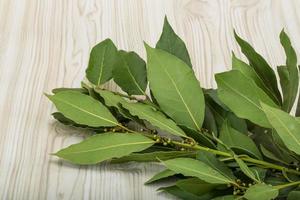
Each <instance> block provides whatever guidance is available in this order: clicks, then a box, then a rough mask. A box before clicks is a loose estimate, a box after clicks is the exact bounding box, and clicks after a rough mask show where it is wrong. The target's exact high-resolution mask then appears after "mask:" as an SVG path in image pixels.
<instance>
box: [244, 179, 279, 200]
mask: <svg viewBox="0 0 300 200" xmlns="http://www.w3.org/2000/svg"><path fill="white" fill-rule="evenodd" d="M278 194H279V192H278V190H277V189H276V188H274V187H272V186H271V185H266V184H264V183H259V184H256V185H253V186H251V187H250V188H249V189H248V190H247V191H246V193H245V195H244V197H245V198H246V199H248V200H258V199H259V200H271V199H275V198H276V197H277V196H278Z"/></svg>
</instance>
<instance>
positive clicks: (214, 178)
mask: <svg viewBox="0 0 300 200" xmlns="http://www.w3.org/2000/svg"><path fill="white" fill-rule="evenodd" d="M163 163H164V164H165V166H166V167H167V168H168V169H170V170H172V171H174V172H176V173H180V174H183V175H184V176H193V177H197V178H199V179H201V180H203V181H206V182H208V183H215V184H227V183H232V181H231V180H229V179H228V178H227V177H225V176H223V175H222V174H220V173H219V172H218V171H216V170H214V169H213V168H211V167H210V166H209V165H207V164H205V163H204V162H201V161H199V160H195V159H191V158H175V159H172V160H167V161H163Z"/></svg>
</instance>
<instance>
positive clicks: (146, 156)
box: [111, 150, 196, 163]
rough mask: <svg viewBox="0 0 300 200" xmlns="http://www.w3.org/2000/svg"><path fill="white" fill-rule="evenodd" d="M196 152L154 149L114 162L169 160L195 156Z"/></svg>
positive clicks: (114, 161)
mask: <svg viewBox="0 0 300 200" xmlns="http://www.w3.org/2000/svg"><path fill="white" fill-rule="evenodd" d="M195 156H196V153H195V152H193V151H174V150H172V151H154V152H140V153H132V154H130V155H128V156H124V157H122V158H118V159H113V160H112V161H111V162H112V163H124V162H130V161H135V162H155V161H158V160H169V159H172V158H180V157H188V158H195Z"/></svg>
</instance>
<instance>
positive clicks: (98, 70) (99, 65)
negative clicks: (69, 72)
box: [86, 39, 118, 85]
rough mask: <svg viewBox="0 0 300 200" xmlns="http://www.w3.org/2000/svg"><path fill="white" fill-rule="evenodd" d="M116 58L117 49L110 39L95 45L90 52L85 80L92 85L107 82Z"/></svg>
mask: <svg viewBox="0 0 300 200" xmlns="http://www.w3.org/2000/svg"><path fill="white" fill-rule="evenodd" d="M117 58H118V55H117V48H116V46H115V45H114V43H113V42H112V41H111V40H110V39H106V40H104V41H102V42H100V43H99V44H97V45H96V46H95V47H93V49H92V51H91V55H90V60H89V65H88V68H87V70H86V77H87V79H88V80H89V81H90V82H91V83H93V84H94V85H101V84H103V83H105V82H107V81H109V80H110V79H111V78H112V69H113V66H114V64H115V61H116V60H117Z"/></svg>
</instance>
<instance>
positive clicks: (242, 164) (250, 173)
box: [234, 155, 260, 183]
mask: <svg viewBox="0 0 300 200" xmlns="http://www.w3.org/2000/svg"><path fill="white" fill-rule="evenodd" d="M234 159H235V161H236V163H237V164H238V165H239V167H240V169H241V171H242V172H243V173H244V174H245V175H246V176H248V177H249V178H251V179H252V180H254V181H255V182H257V183H259V182H260V181H259V180H258V178H257V176H256V175H255V174H254V173H253V171H252V170H251V169H250V168H249V167H248V166H247V164H246V163H245V162H244V161H243V160H242V159H240V158H239V157H238V156H236V155H234Z"/></svg>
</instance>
